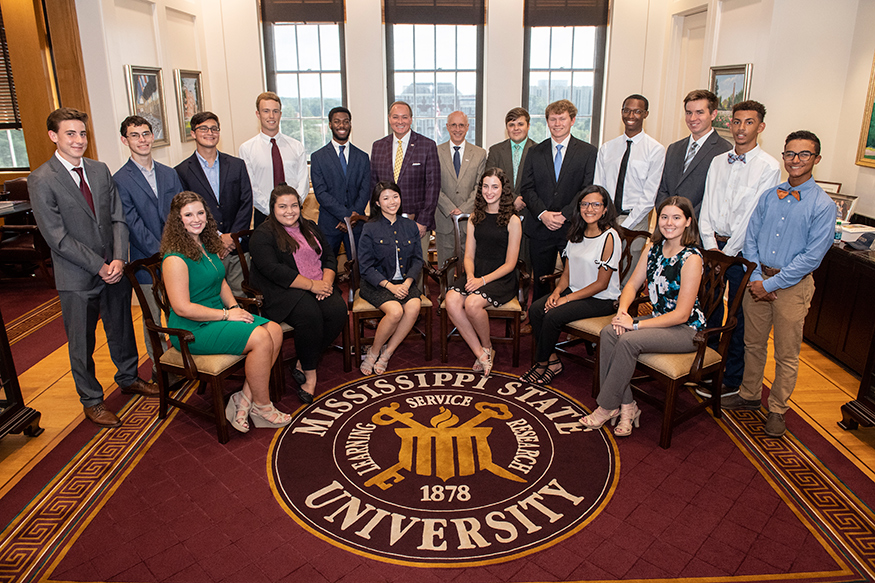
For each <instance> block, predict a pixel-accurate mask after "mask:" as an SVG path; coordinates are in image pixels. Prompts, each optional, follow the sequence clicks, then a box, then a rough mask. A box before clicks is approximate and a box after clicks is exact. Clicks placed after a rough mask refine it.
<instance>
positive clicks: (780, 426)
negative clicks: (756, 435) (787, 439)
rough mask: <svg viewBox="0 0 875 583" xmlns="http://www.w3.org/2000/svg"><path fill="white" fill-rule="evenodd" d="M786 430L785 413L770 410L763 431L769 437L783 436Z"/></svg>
mask: <svg viewBox="0 0 875 583" xmlns="http://www.w3.org/2000/svg"><path fill="white" fill-rule="evenodd" d="M786 431H787V424H786V423H785V422H784V415H782V414H781V413H771V412H770V413H769V417H768V419H766V426H765V428H764V429H763V432H764V433H765V434H766V435H768V436H769V437H783V435H784V432H786Z"/></svg>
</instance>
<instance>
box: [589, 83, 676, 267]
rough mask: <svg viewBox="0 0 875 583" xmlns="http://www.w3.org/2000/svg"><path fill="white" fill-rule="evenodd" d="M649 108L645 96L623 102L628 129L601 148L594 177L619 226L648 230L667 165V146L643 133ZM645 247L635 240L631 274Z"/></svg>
mask: <svg viewBox="0 0 875 583" xmlns="http://www.w3.org/2000/svg"><path fill="white" fill-rule="evenodd" d="M649 107H650V104H649V102H648V101H647V98H646V97H644V96H643V95H638V94H634V95H630V96H629V97H627V98H626V99H625V101H623V109H622V110H620V113H621V115H622V118H623V127H625V129H626V131H625V132H624V133H623V135H621V136H618V137H616V138H614V139H613V140H610V141H608V142H605V143H604V144H602V146H601V148H599V155H598V159H597V160H596V165H595V177H594V178H593V181H594V183H595V184H597V185H599V186H602V187H604V189H605V190H607V191H608V194H610V195H611V198H612V199H613V201H614V206H615V207H617V215H618V217H617V222H618V223H619V224H620V226H621V227H623V228H625V229H631V230H633V231H646V230H648V228H647V227H648V224H649V217H650V211H651V210H652V209H653V202H654V201H655V200H656V190H657V189H658V188H659V181H660V180H661V179H662V168H663V165H664V164H665V146H663V145H662V144H660V143H659V142H657V141H656V140H654V139H653V138H651V137H650V136H648V135H647V134H646V133H644V120H645V119H647V116H648V115H649V114H650V111H648V109H649ZM643 247H644V241H643V240H641V239H639V240H636V241H635V244H634V245H633V247H632V269H631V270H629V273H628V275H631V274H632V271H633V270H634V267H635V264H636V263H638V257H640V255H641V249H642V248H643ZM628 275H627V277H628ZM621 283H625V282H621Z"/></svg>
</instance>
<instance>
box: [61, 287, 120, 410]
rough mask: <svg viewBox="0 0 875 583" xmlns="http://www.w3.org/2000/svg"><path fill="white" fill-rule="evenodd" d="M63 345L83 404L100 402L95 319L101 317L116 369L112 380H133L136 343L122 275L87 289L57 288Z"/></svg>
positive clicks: (100, 389) (84, 405) (118, 381)
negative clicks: (65, 334) (113, 280)
mask: <svg viewBox="0 0 875 583" xmlns="http://www.w3.org/2000/svg"><path fill="white" fill-rule="evenodd" d="M58 298H59V299H60V301H61V314H62V315H63V318H64V330H65V331H66V332H67V348H68V351H69V353H70V367H71V369H72V372H73V380H74V381H75V383H76V392H77V393H79V400H80V401H81V402H82V406H83V407H93V406H94V405H97V404H98V403H101V402H103V387H101V386H100V382H99V381H98V380H97V376H96V375H95V368H94V345H95V330H96V329H97V319H98V317H100V316H101V315H102V316H103V329H104V330H105V332H106V340H107V344H108V345H109V354H110V356H111V357H112V362H113V364H114V365H115V368H116V374H115V382H116V384H118V386H120V387H126V386H128V385H131V384H133V382H134V381H135V380H136V379H137V343H136V339H135V337H134V322H133V320H132V318H131V283H130V281H128V278H126V277H122V278H121V280H119V282H118V283H114V284H112V285H107V284H105V283H103V282H100V284H99V285H97V286H95V287H94V288H92V289H88V290H76V291H69V290H63V291H61V290H59V291H58Z"/></svg>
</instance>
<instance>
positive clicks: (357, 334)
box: [352, 314, 363, 363]
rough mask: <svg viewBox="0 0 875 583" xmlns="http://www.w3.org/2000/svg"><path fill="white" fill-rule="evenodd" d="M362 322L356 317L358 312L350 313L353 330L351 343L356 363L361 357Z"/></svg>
mask: <svg viewBox="0 0 875 583" xmlns="http://www.w3.org/2000/svg"><path fill="white" fill-rule="evenodd" d="M361 328H362V322H361V320H360V319H359V317H358V314H353V315H352V331H353V343H354V345H355V353H354V354H355V357H356V361H355V362H356V363H358V362H361V359H362V334H363V330H362V329H361Z"/></svg>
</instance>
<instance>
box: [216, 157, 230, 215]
mask: <svg viewBox="0 0 875 583" xmlns="http://www.w3.org/2000/svg"><path fill="white" fill-rule="evenodd" d="M216 159H217V160H218V161H219V192H218V195H219V202H220V203H221V202H222V193H223V192H225V181H226V180H227V179H228V158H227V156H225V155H224V154H222V153H221V152H219V153H218V157H217V158H216Z"/></svg>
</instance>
